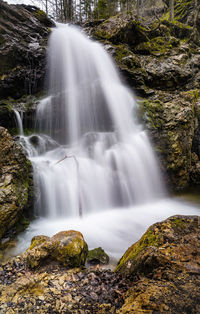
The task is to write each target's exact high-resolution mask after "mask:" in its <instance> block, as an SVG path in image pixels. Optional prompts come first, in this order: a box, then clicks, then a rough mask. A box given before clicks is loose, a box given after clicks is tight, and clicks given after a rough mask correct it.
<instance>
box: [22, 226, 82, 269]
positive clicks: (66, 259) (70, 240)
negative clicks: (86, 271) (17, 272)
mask: <svg viewBox="0 0 200 314" xmlns="http://www.w3.org/2000/svg"><path fill="white" fill-rule="evenodd" d="M87 253H88V246H87V243H86V242H85V240H84V238H83V235H82V234H81V233H80V232H78V231H74V230H69V231H61V232H59V233H57V234H55V235H54V236H53V237H52V238H49V237H45V236H39V237H34V238H33V239H32V243H31V246H30V248H29V249H28V251H27V264H28V266H29V267H30V268H35V267H38V266H41V265H43V264H45V263H47V262H48V260H50V261H52V260H54V261H58V262H60V263H61V264H63V265H64V266H66V267H67V268H74V267H79V266H82V265H84V264H85V261H86V257H87Z"/></svg>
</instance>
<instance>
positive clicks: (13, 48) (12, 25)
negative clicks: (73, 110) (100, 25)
mask: <svg viewBox="0 0 200 314" xmlns="http://www.w3.org/2000/svg"><path fill="white" fill-rule="evenodd" d="M0 12H1V14H0V94H1V97H2V98H7V97H13V98H20V97H21V96H22V95H24V94H35V93H37V92H39V91H41V90H42V89H43V84H44V74H45V63H46V61H45V57H46V43H47V38H48V35H49V33H50V29H49V27H51V26H53V25H54V24H53V22H52V21H50V20H49V19H48V18H47V17H46V15H45V13H44V12H42V11H41V10H39V9H38V8H36V7H34V6H25V5H8V4H7V3H5V2H3V1H1V2H0Z"/></svg>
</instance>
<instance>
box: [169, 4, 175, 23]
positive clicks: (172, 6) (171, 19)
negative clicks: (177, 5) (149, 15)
mask: <svg viewBox="0 0 200 314" xmlns="http://www.w3.org/2000/svg"><path fill="white" fill-rule="evenodd" d="M169 13H170V17H169V19H170V21H173V20H174V0H170V1H169Z"/></svg>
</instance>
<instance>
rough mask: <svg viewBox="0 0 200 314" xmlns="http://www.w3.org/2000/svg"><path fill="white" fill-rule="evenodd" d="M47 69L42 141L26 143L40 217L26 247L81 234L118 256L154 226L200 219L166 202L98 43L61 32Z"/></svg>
mask: <svg viewBox="0 0 200 314" xmlns="http://www.w3.org/2000/svg"><path fill="white" fill-rule="evenodd" d="M48 68H49V73H48V75H49V95H48V97H47V98H45V99H43V100H42V101H41V103H40V105H39V107H38V110H37V126H38V128H39V130H40V134H39V135H33V136H29V137H25V136H21V143H22V145H23V146H24V148H25V150H26V151H27V154H28V156H29V158H30V160H31V161H32V164H33V169H34V181H35V189H36V196H37V197H36V202H35V212H36V214H37V215H38V217H39V218H38V219H37V220H36V221H35V222H33V223H32V224H31V226H30V228H29V229H28V231H27V232H26V233H25V235H24V236H23V237H22V238H21V241H20V244H19V246H20V247H21V248H23V241H24V240H23V239H25V242H26V244H27V241H30V239H31V237H32V236H34V235H36V234H46V235H53V234H54V233H55V232H57V231H60V230H67V229H76V230H79V231H82V232H83V235H84V236H85V238H86V240H87V242H88V244H89V247H97V246H102V247H104V248H105V249H106V250H107V251H108V252H110V253H111V254H112V255H115V256H119V255H120V254H122V253H123V252H124V251H125V249H126V248H127V247H128V245H130V244H131V243H133V242H134V241H135V240H137V239H138V237H139V236H140V235H141V233H142V232H144V230H145V228H146V227H147V226H148V225H150V224H151V223H153V222H155V221H157V220H160V219H163V218H166V217H168V216H170V215H172V214H179V213H187V211H188V213H189V214H191V213H192V212H196V209H195V208H193V209H191V208H190V207H189V206H186V205H183V204H182V203H177V202H172V201H169V200H166V199H163V197H165V192H164V187H163V184H162V180H161V177H160V173H159V169H158V166H157V161H156V158H155V156H154V152H153V150H152V147H151V144H150V142H149V140H148V137H147V134H146V132H145V131H144V130H143V129H142V127H141V126H140V125H139V124H138V123H137V119H136V109H137V103H136V102H135V100H134V97H133V95H132V93H131V92H130V91H129V90H128V88H127V87H125V86H124V85H122V83H121V81H120V78H119V75H118V72H117V70H116V68H115V66H114V64H113V62H112V60H111V58H110V57H109V55H108V54H107V53H106V52H105V51H104V49H103V48H102V47H101V45H100V44H97V43H95V42H93V41H91V40H89V39H88V38H87V37H86V36H85V35H83V34H81V33H80V32H79V31H78V30H76V29H75V28H73V27H69V26H64V25H58V27H57V28H56V29H54V30H53V31H52V34H51V37H50V42H49V57H48ZM66 156H67V157H68V158H66ZM80 215H82V216H83V217H82V218H80V217H79V216H80Z"/></svg>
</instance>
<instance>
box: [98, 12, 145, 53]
mask: <svg viewBox="0 0 200 314" xmlns="http://www.w3.org/2000/svg"><path fill="white" fill-rule="evenodd" d="M145 31H146V28H145V26H143V25H141V24H140V22H138V21H137V20H136V18H135V16H132V15H131V14H127V15H126V16H125V17H124V16H123V15H120V14H119V15H116V16H112V17H110V18H109V19H108V20H106V21H105V22H103V23H101V24H100V25H99V26H98V27H97V28H96V30H95V32H94V36H95V37H97V38H101V39H104V40H105V39H107V40H109V41H110V42H112V43H114V44H116V43H119V42H123V43H126V44H128V45H129V46H130V47H134V46H135V45H137V44H139V43H141V42H144V41H147V40H148V38H147V36H146V33H145Z"/></svg>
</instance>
